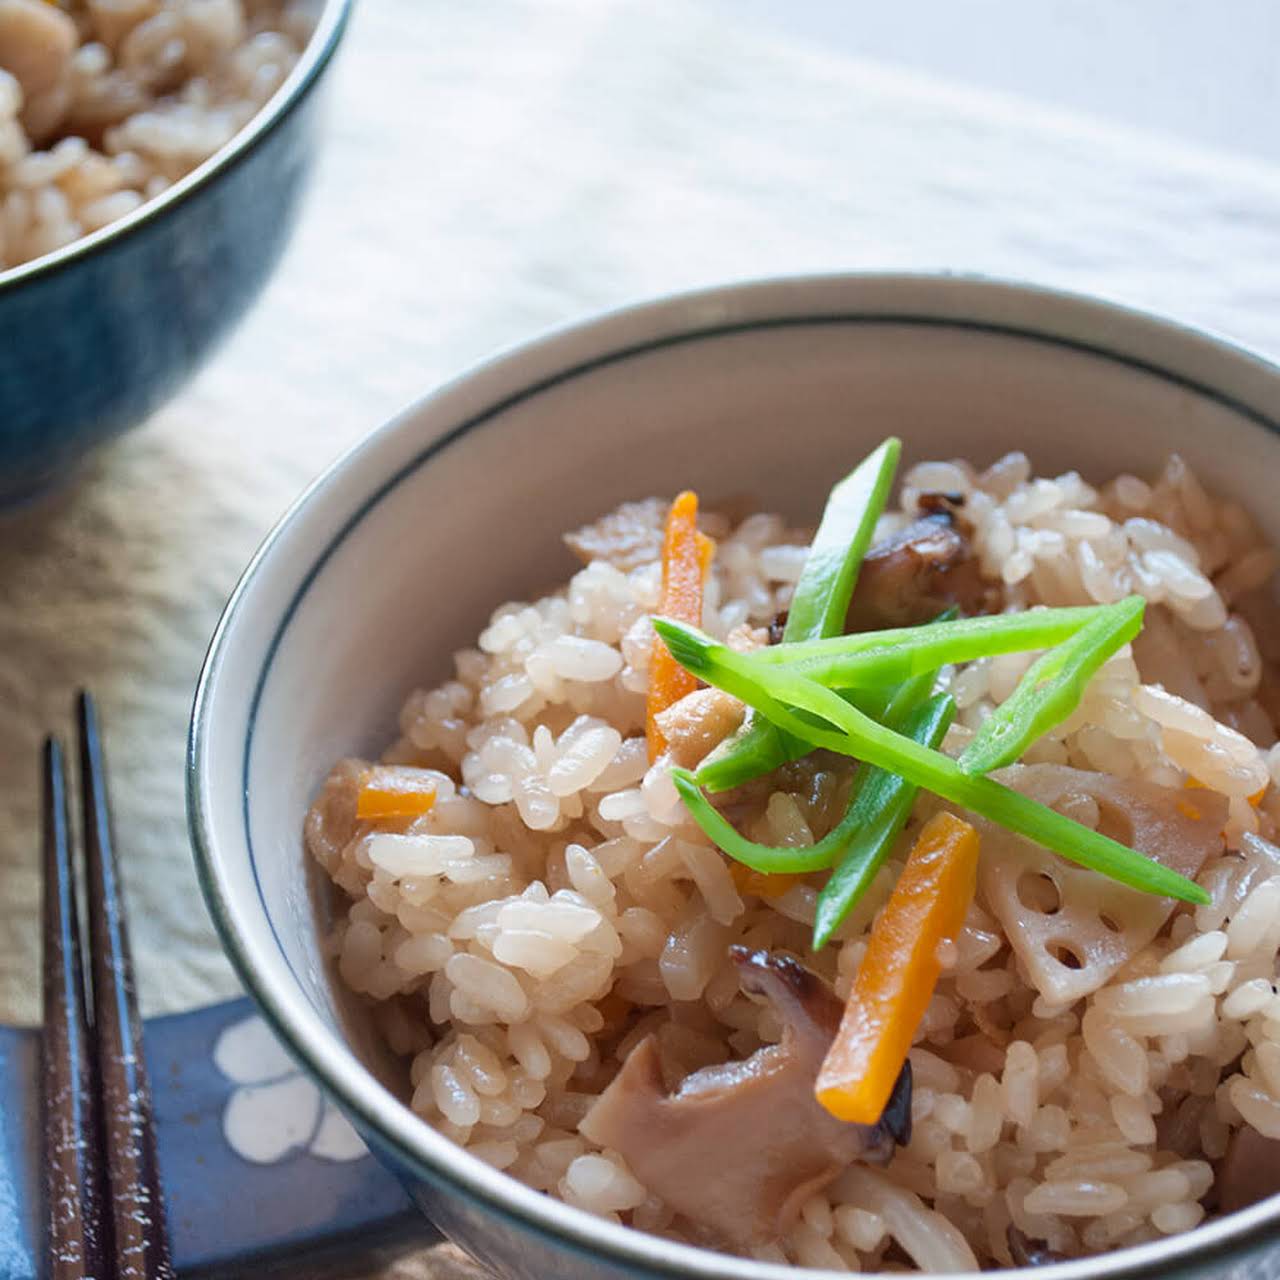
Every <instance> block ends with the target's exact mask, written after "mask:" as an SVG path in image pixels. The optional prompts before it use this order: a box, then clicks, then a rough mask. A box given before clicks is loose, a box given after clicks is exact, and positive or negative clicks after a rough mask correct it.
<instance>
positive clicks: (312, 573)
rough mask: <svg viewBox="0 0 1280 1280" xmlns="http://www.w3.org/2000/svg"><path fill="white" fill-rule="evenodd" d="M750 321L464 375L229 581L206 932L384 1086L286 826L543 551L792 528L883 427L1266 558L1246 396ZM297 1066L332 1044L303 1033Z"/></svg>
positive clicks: (863, 332) (879, 320)
mask: <svg viewBox="0 0 1280 1280" xmlns="http://www.w3.org/2000/svg"><path fill="white" fill-rule="evenodd" d="M855 296H856V294H855ZM758 309H759V310H762V311H763V312H764V313H765V314H764V315H763V316H761V317H757V318H756V319H752V320H748V321H741V320H735V321H734V322H733V323H731V324H724V325H712V326H710V327H707V326H705V325H704V326H701V327H696V331H694V332H689V333H686V334H682V335H681V336H678V337H675V338H671V337H665V338H659V339H657V340H655V339H654V337H653V333H654V326H653V325H649V326H648V327H647V332H646V333H644V334H643V335H636V334H631V335H629V334H628V333H626V332H622V331H620V330H619V327H618V326H616V325H615V326H613V328H612V329H610V328H609V326H608V325H606V326H604V328H603V330H602V331H591V332H587V333H586V334H583V333H579V334H577V335H571V336H570V337H568V338H560V339H555V340H553V341H552V342H551V343H550V344H544V345H543V346H541V347H537V348H534V349H533V350H532V352H526V353H523V354H521V353H517V354H516V356H514V357H508V358H507V359H505V360H504V361H500V362H498V364H496V365H495V366H490V367H489V368H488V369H487V370H482V371H481V372H480V373H479V374H478V375H473V376H471V377H470V378H468V379H464V380H463V381H462V382H461V383H459V384H456V385H455V386H454V387H452V388H450V389H447V390H446V391H445V392H444V393H442V394H441V395H439V396H437V397H434V398H432V399H429V400H428V401H426V402H424V403H423V404H421V405H420V406H418V407H417V408H415V409H413V410H411V411H409V412H408V413H407V414H406V415H404V416H403V417H402V418H400V419H399V420H398V421H396V422H395V423H393V424H392V425H391V426H390V427H388V428H385V429H384V430H383V431H382V432H381V433H379V434H377V435H375V436H374V437H372V438H371V439H370V440H369V441H368V442H366V444H365V445H363V446H362V447H361V448H360V449H359V450H357V451H356V452H355V453H354V454H353V455H351V456H349V457H348V458H347V459H346V460H344V462H343V463H342V464H341V465H340V466H339V467H338V468H337V469H336V470H335V471H334V472H332V473H331V474H330V475H329V476H328V477H327V478H326V479H325V480H323V481H322V482H321V483H320V484H319V486H318V487H317V488H316V489H315V490H313V491H312V493H311V494H310V495H309V496H308V498H306V499H305V500H304V501H303V502H302V503H301V504H300V506H299V507H298V508H296V509H295V511H294V512H293V513H292V516H291V518H289V519H288V520H287V521H286V522H285V523H284V524H283V526H282V527H281V528H280V530H279V531H278V533H277V535H276V537H275V538H274V540H273V541H272V542H271V543H270V544H269V545H268V547H267V548H266V550H265V551H264V553H262V554H261V556H260V559H259V561H258V562H257V564H256V567H255V569H254V570H253V571H252V572H251V573H250V575H248V577H247V579H246V581H245V583H244V584H242V588H241V590H240V593H239V595H238V597H237V599H236V600H235V602H234V604H233V607H232V609H231V610H230V613H229V619H228V621H227V622H225V623H224V630H223V633H222V635H221V637H220V639H219V641H218V642H217V643H216V645H215V660H214V663H213V665H212V667H211V669H210V671H209V672H208V673H207V675H206V685H205V688H204V691H203V694H202V700H203V703H204V707H203V710H201V709H200V708H198V717H202V718H203V722H204V727H203V729H202V730H200V732H202V733H203V738H204V741H203V749H202V753H201V754H200V755H199V756H198V758H197V761H196V764H195V775H194V785H195V790H196V795H197V797H198V805H197V807H198V808H199V810H200V812H201V814H202V815H203V816H198V817H197V828H198V829H199V827H200V826H201V824H203V827H204V830H203V832H202V833H200V843H203V845H204V846H205V849H204V856H205V857H206V858H207V859H209V860H210V862H211V864H212V873H211V875H212V879H213V881H214V883H215V888H214V898H215V910H218V911H220V912H222V914H223V916H224V918H223V920H222V921H221V922H220V923H221V924H222V927H223V929H224V932H226V933H229V934H230V935H232V937H233V943H234V946H233V949H234V950H236V951H238V952H239V956H238V958H239V960H240V963H241V965H242V969H243V968H244V967H245V966H248V967H249V968H250V969H251V971H252V972H251V974H250V977H251V981H252V985H254V986H255V988H256V989H257V990H258V991H259V993H262V992H264V991H266V992H268V993H269V994H270V995H271V998H272V1000H273V1001H274V1002H276V1003H277V1005H278V1006H288V1008H287V1009H286V1013H285V1014H284V1015H283V1016H285V1017H286V1018H289V1019H294V1020H295V1021H297V1022H301V1021H304V1020H305V1021H314V1020H316V1019H318V1020H319V1021H320V1022H322V1023H324V1024H326V1025H327V1026H328V1027H329V1028H331V1029H333V1030H342V1031H343V1033H344V1034H345V1036H346V1037H347V1039H348V1040H349V1041H350V1042H351V1043H353V1044H355V1046H356V1050H357V1053H358V1055H359V1056H360V1058H361V1059H362V1060H363V1061H364V1063H365V1064H366V1065H368V1066H369V1067H370V1068H371V1069H372V1070H374V1072H375V1074H377V1075H379V1076H381V1077H382V1078H383V1079H384V1080H387V1081H390V1082H392V1083H394V1078H393V1076H389V1075H388V1074H387V1070H386V1066H387V1064H386V1062H385V1059H383V1058H382V1057H381V1056H380V1054H379V1053H378V1051H377V1050H376V1047H375V1041H374V1037H373V1036H372V1035H371V1034H370V1029H369V1027H368V1025H367V1023H366V1022H365V1021H364V1015H363V1013H362V1011H360V1010H359V1009H357V1008H356V1007H355V1006H352V1005H350V1004H349V1003H348V1002H347V1001H346V1000H344V999H343V998H342V997H341V995H340V994H339V993H338V992H337V989H336V982H335V979H334V978H333V977H332V976H331V974H330V972H329V969H328V966H327V964H326V960H325V956H324V953H323V948H322V926H320V927H318V926H317V914H318V913H317V902H316V894H315V892H314V890H315V885H314V882H313V880H312V877H311V876H310V875H309V872H308V865H307V863H308V860H307V858H306V857H305V855H304V852H303V847H302V841H301V834H300V833H301V827H302V820H303V815H304V814H305V812H306V809H307V806H308V804H309V802H310V799H311V797H312V795H313V793H314V791H315V789H316V787H317V785H318V784H319V782H320V780H321V779H322V778H323V777H324V775H325V773H326V771H327V770H328V768H329V767H330V766H331V764H332V763H333V762H334V761H335V760H336V759H338V758H339V757H341V756H343V755H346V754H375V753H376V752H378V750H379V749H380V748H381V747H382V746H383V745H385V744H386V743H387V742H388V741H389V740H390V739H391V738H392V737H393V736H394V734H395V732H396V714H397V710H398V708H399V706H400V704H401V702H402V701H403V699H404V697H405V695H406V694H407V693H408V692H409V691H410V690H411V689H412V688H414V687H415V686H422V685H427V686H429V685H430V684H431V683H432V682H435V681H438V680H440V679H442V678H446V677H447V676H448V675H449V674H450V673H451V663H450V655H451V654H452V652H453V651H454V650H455V649H457V648H459V647H462V646H466V645H468V644H469V643H474V640H475V637H476V635H477V634H478V631H479V630H480V628H481V627H482V625H483V624H484V622H485V620H486V619H487V617H488V615H489V613H490V611H491V610H492V609H493V608H494V607H495V606H497V605H499V604H501V603H502V602H504V601H507V600H513V599H529V598H532V597H534V596H535V595H536V594H537V593H539V592H540V591H542V590H544V589H546V588H549V587H551V586H553V585H555V584H557V583H560V582H562V581H563V580H564V579H565V578H566V577H567V575H568V574H569V573H570V572H571V571H572V568H573V564H574V561H573V560H572V558H571V557H570V555H569V554H568V552H567V551H566V550H565V549H564V547H563V544H562V542H561V534H562V533H563V532H564V531H565V530H567V529H571V528H573V527H575V526H576V525H578V524H580V523H582V522H584V521H587V520H589V519H591V518H592V517H594V516H596V515H598V514H600V513H602V512H605V511H607V510H609V509H610V508H611V507H612V506H614V505H615V504H617V503H618V502H620V501H622V500H624V499H628V498H640V497H645V496H648V495H650V494H663V495H669V494H671V493H673V492H674V491H675V490H677V489H680V488H682V487H686V486H688V487H693V488H696V489H697V490H698V491H699V493H700V494H701V495H702V498H703V502H704V505H706V506H711V507H714V506H715V504H716V502H717V501H718V500H726V499H730V498H738V497H741V496H743V495H746V496H748V497H749V498H750V499H751V501H752V503H753V504H754V505H756V506H758V507H759V508H760V509H766V510H777V511H781V512H782V513H783V514H785V515H787V516H790V517H792V518H794V519H796V520H798V521H801V522H805V523H811V522H812V521H813V519H814V518H815V515H816V513H817V512H818V511H819V509H820V506H821V503H822V500H823V498H824V496H825V494H826V491H827V489H828V488H829V487H830V485H831V483H832V482H833V481H834V480H835V479H836V478H838V476H840V475H841V474H843V473H844V472H845V471H846V470H847V469H848V468H849V467H850V466H851V465H852V464H853V463H855V462H856V461H857V460H858V459H859V458H860V457H861V456H862V455H863V454H865V452H866V451H867V450H868V449H869V448H870V447H872V446H873V445H874V444H875V443H876V442H877V441H878V440H879V439H881V438H882V437H883V436H884V435H886V434H889V433H895V434H898V435H900V436H901V437H902V438H903V440H904V442H905V445H906V452H907V454H908V456H909V457H910V458H911V459H920V458H925V457H942V458H947V457H955V456H959V455H963V456H965V457H967V458H969V459H972V460H973V461H975V462H976V463H979V464H986V463H988V462H990V461H992V460H993V459H994V458H995V457H997V456H999V455H1000V454H1002V453H1004V452H1006V451H1008V450H1010V449H1023V450H1025V451H1026V452H1027V453H1028V454H1030V455H1031V457H1032V459H1033V463H1034V466H1035V469H1036V471H1037V472H1038V473H1041V474H1054V473H1057V472H1059V471H1063V470H1068V469H1076V470H1079V471H1081V472H1082V473H1084V474H1085V475H1086V477H1090V478H1094V479H1105V478H1107V477H1109V476H1111V475H1114V474H1115V473H1117V472H1119V471H1121V470H1131V471H1134V472H1135V473H1137V474H1139V475H1151V474H1152V473H1153V472H1155V471H1156V470H1157V469H1158V468H1159V467H1160V466H1161V465H1162V463H1163V460H1164V458H1165V456H1166V455H1167V454H1168V453H1169V452H1170V451H1171V450H1177V451H1179V452H1181V453H1182V454H1184V455H1185V456H1186V457H1187V458H1188V460H1189V461H1190V462H1192V463H1193V465H1194V466H1195V467H1196V468H1197V470H1198V471H1199V472H1200V473H1201V475H1202V476H1203V477H1204V479H1205V480H1206V482H1207V483H1209V484H1210V485H1211V486H1213V487H1215V488H1216V489H1218V490H1219V491H1221V492H1225V493H1230V494H1233V495H1234V496H1236V497H1237V498H1238V499H1239V500H1240V501H1241V502H1242V503H1243V504H1244V505H1245V506H1246V507H1247V508H1249V509H1250V510H1251V511H1252V512H1253V514H1254V515H1255V516H1256V517H1258V518H1259V519H1260V520H1261V521H1262V523H1263V525H1264V526H1265V527H1266V528H1267V530H1268V532H1269V534H1270V535H1271V536H1272V537H1275V538H1278V539H1280V510H1277V508H1276V505H1275V504H1274V502H1272V501H1271V500H1270V498H1271V480H1270V477H1272V476H1274V475H1275V474H1276V470H1275V468H1276V466H1277V461H1278V459H1280V454H1278V452H1277V450H1278V449H1280V439H1278V438H1277V436H1276V435H1275V434H1274V432H1273V431H1272V430H1268V429H1267V427H1266V425H1265V415H1264V414H1263V413H1262V412H1261V411H1259V406H1258V402H1257V401H1256V400H1255V401H1254V409H1253V411H1252V412H1251V411H1249V410H1246V409H1244V408H1242V407H1241V406H1240V405H1238V404H1232V403H1231V402H1229V400H1227V399H1224V398H1221V397H1219V396H1218V395H1216V394H1214V393H1212V392H1210V391H1208V390H1206V389H1204V388H1200V389H1196V388H1195V387H1193V386H1190V385H1187V384H1186V383H1185V382H1184V381H1181V380H1179V379H1178V378H1177V377H1174V376H1171V375H1167V374H1165V373H1161V372H1159V371H1158V370H1157V369H1155V368H1153V367H1151V364H1148V363H1145V361H1147V359H1148V357H1150V356H1152V355H1153V351H1151V350H1149V351H1146V352H1144V354H1143V359H1142V360H1138V359H1136V358H1135V354H1134V352H1135V344H1134V343H1127V344H1126V343H1119V342H1113V343H1111V344H1110V346H1109V347H1108V348H1107V349H1106V350H1103V349H1098V350H1089V349H1085V347H1083V346H1082V345H1080V344H1078V343H1076V342H1074V341H1073V342H1064V341H1062V340H1060V339H1058V338H1055V337H1053V336H1045V333H1044V332H1042V333H1041V334H1040V335H1039V336H1037V334H1036V333H1035V332H1034V330H1036V329H1037V328H1039V329H1041V330H1043V331H1049V330H1052V329H1053V327H1054V326H1053V325H1051V324H1047V323H1046V324H1043V325H1036V324H1021V323H1020V324H1018V325H1012V326H1007V327H993V326H989V325H984V324H978V323H975V322H973V321H971V320H963V319H939V318H938V317H936V316H934V317H932V318H931V317H928V316H924V315H917V316H914V317H909V318H902V317H899V318H893V317H885V316H884V315H882V314H881V315H867V314H865V313H862V312H860V311H859V308H858V307H856V306H853V305H850V306H847V307H845V308H843V310H839V311H838V312H837V313H836V314H823V315H821V316H813V317H810V318H808V319H806V318H805V317H804V316H803V315H801V316H797V315H795V314H789V315H786V316H781V315H777V314H775V315H774V316H773V317H770V316H769V314H768V308H767V307H763V308H758ZM828 310H829V309H828ZM682 324H683V325H685V326H686V327H688V316H687V315H685V316H684V319H683V320H682ZM666 327H667V330H668V332H669V331H670V330H672V329H679V328H680V327H681V325H675V324H668V325H667V326H666ZM658 328H659V329H661V328H662V326H661V325H659V326H658ZM1018 328H1021V329H1023V330H1024V332H1021V333H1020V332H1015V331H1012V330H1014V329H1018ZM1144 332H1145V331H1144ZM1149 336H1150V335H1147V337H1149ZM1145 340H1146V339H1145V338H1144V342H1145ZM1098 345H1099V347H1100V348H1102V347H1104V346H1105V345H1106V344H1103V343H1099V344H1098ZM1156 345H1157V346H1158V344H1156ZM1222 359H1223V360H1224V361H1226V362H1227V363H1228V364H1229V363H1230V361H1238V362H1240V364H1241V367H1242V368H1243V366H1244V364H1245V363H1246V361H1245V359H1244V357H1241V356H1236V355H1230V354H1226V353H1224V354H1223V356H1222ZM1151 363H1152V364H1153V363H1155V361H1154V360H1152V362H1151ZM1224 367H1225V366H1224ZM1229 381H1230V379H1228V378H1225V376H1224V380H1223V383H1222V384H1220V385H1225V384H1226V383H1227V382H1229ZM1268 385H1269V386H1271V395H1272V399H1273V403H1280V396H1277V393H1276V391H1275V388H1274V378H1273V377H1272V378H1270V379H1269V380H1268ZM1264 407H1265V406H1264ZM321 914H322V913H321ZM275 1012H276V1014H277V1016H281V1013H280V1007H277V1009H276V1010H275ZM324 1053H325V1054H326V1055H329V1057H331V1058H332V1059H334V1060H336V1059H338V1058H341V1057H344V1056H345V1055H346V1053H347V1050H346V1048H345V1047H344V1046H343V1043H342V1040H341V1038H340V1037H337V1036H331V1037H329V1038H328V1039H327V1041H326V1043H325V1047H324ZM368 1087H369V1088H373V1087H374V1086H372V1084H369V1085H368Z"/></svg>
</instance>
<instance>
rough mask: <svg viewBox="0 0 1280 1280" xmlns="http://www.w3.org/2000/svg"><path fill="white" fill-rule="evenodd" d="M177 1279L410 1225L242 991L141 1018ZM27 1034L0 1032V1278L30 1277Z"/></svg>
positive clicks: (34, 1154)
mask: <svg viewBox="0 0 1280 1280" xmlns="http://www.w3.org/2000/svg"><path fill="white" fill-rule="evenodd" d="M145 1040H146V1050H147V1061H148V1066H149V1068H150V1072H151V1086H152V1092H153V1095H154V1106H155V1123H156V1139H157V1146H158V1149H159V1156H160V1168H161V1172H162V1176H163V1179H164V1191H165V1200H166V1203H167V1205H168V1210H169V1228H170V1232H171V1234H172V1238H173V1239H172V1243H173V1254H174V1262H175V1264H176V1266H177V1269H178V1272H179V1274H181V1275H188V1274H191V1273H192V1272H199V1271H202V1270H206V1269H209V1270H215V1269H221V1268H226V1267H231V1266H239V1267H250V1266H252V1265H253V1264H254V1263H255V1262H257V1261H260V1260H263V1259H265V1258H268V1257H270V1256H271V1255H277V1256H278V1255H280V1254H300V1253H304V1252H310V1251H312V1250H316V1249H320V1248H338V1247H341V1246H342V1245H343V1244H344V1243H346V1242H350V1243H352V1244H354V1245H357V1246H359V1247H362V1248H363V1247H368V1246H370V1245H373V1244H375V1243H376V1242H378V1241H379V1240H381V1239H389V1238H391V1237H394V1236H396V1235H397V1234H399V1233H403V1232H404V1231H405V1229H406V1228H416V1229H417V1230H418V1231H419V1232H421V1230H422V1220H421V1218H420V1217H419V1216H418V1215H417V1214H416V1212H415V1211H414V1210H413V1209H412V1208H411V1207H410V1205H409V1202H408V1200H407V1198H406V1197H405V1194H404V1192H403V1191H402V1190H401V1189H400V1186H399V1184H398V1183H397V1182H396V1181H395V1180H394V1179H393V1178H392V1177H391V1175H390V1174H388V1173H387V1172H386V1171H385V1170H384V1169H383V1168H382V1166H380V1165H378V1164H377V1163H375V1161H374V1160H373V1159H372V1157H370V1156H369V1154H368V1152H367V1150H366V1149H365V1147H364V1144H363V1143H362V1142H361V1140H360V1138H359V1137H358V1136H357V1135H356V1133H355V1131H354V1130H353V1129H352V1128H351V1126H350V1124H349V1123H348V1122H347V1120H346V1118H345V1117H344V1116H343V1115H342V1114H341V1112H339V1111H338V1110H337V1109H336V1108H335V1107H334V1106H333V1104H332V1103H331V1102H329V1101H328V1100H327V1099H325V1098H324V1097H323V1096H322V1095H321V1093H320V1090H319V1089H318V1088H317V1087H316V1085H315V1084H314V1083H313V1082H312V1081H311V1080H310V1079H309V1078H308V1077H307V1076H305V1075H304V1074H302V1073H301V1072H300V1071H299V1070H298V1068H297V1066H296V1065H295V1064H294V1062H293V1060H292V1059H291V1058H289V1057H288V1056H287V1055H286V1054H285V1053H284V1051H283V1050H282V1049H281V1048H280V1047H279V1045H278V1043H277V1042H276V1040H275V1038H274V1036H272V1034H271V1032H270V1031H269V1030H268V1028H267V1026H266V1024H265V1023H264V1022H263V1021H262V1020H261V1018H259V1017H258V1015H257V1014H256V1013H255V1011H254V1007H253V1005H252V1003H251V1002H250V1001H249V1000H243V999H242V1000H233V1001H230V1002H228V1003H226V1004H221V1005H213V1006H210V1007H209V1008H205V1009H198V1010H196V1011H194V1012H192V1013H184V1014H176V1015H173V1016H171V1017H165V1018H156V1019H153V1020H152V1021H150V1022H148V1023H147V1024H146V1028H145ZM39 1061H40V1055H39V1032H38V1031H33V1030H25V1029H16V1028H10V1027H0V1277H3V1280H28V1278H30V1280H38V1277H40V1276H42V1275H43V1269H42V1259H41V1254H42V1251H43V1250H42V1241H41V1239H40V1230H41V1227H40V1223H41V1220H42V1215H41V1204H40V1197H41V1194H42V1193H41V1185H42V1161H41V1152H40V1127H39V1098H40V1076H39Z"/></svg>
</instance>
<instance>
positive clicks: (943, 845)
mask: <svg viewBox="0 0 1280 1280" xmlns="http://www.w3.org/2000/svg"><path fill="white" fill-rule="evenodd" d="M977 868H978V833H977V832H976V831H975V830H974V829H973V828H972V827H971V826H970V825H969V824H968V823H967V822H963V821H961V819H959V818H957V817H955V816H954V815H952V814H950V813H947V812H946V811H943V812H941V813H939V814H937V815H935V816H934V817H933V818H931V819H930V820H929V821H928V822H927V823H926V824H925V827H924V829H923V830H922V831H921V832H920V836H919V838H918V839H917V840H916V843H915V847H914V848H913V849H912V850H911V855H910V857H909V858H908V859H907V865H906V866H905V867H904V868H903V871H902V874H901V875H900V876H899V877H898V883H897V885H895V886H894V890H893V893H892V895H891V896H890V898H889V901H888V903H887V904H886V905H885V908H884V910H883V911H882V912H881V914H880V918H879V919H878V920H877V921H876V923H875V925H874V927H873V928H872V930H871V937H870V940H869V941H868V944H867V954H866V956H865V957H864V958H863V961H862V964H861V965H860V966H859V968H858V973H857V976H856V977H855V978H854V981H853V989H852V990H851V991H850V992H849V1002H848V1004H847V1005H846V1006H845V1011H844V1017H843V1019H842V1020H841V1022H840V1029H839V1031H837V1032H836V1038H835V1040H834V1041H833V1042H832V1044H831V1048H830V1049H829V1050H828V1051H827V1057H826V1060H825V1061H824V1062H823V1064H822V1070H821V1071H820V1072H819V1073H818V1083H817V1087H816V1089H815V1091H814V1092H815V1093H816V1095H817V1098H818V1101H819V1102H820V1103H821V1104H822V1105H823V1106H824V1107H826V1109H827V1110H828V1111H829V1112H831V1114H832V1115H833V1116H837V1117H838V1118H839V1119H841V1120H853V1121H856V1122H857V1123H859V1124H875V1122H876V1121H877V1120H879V1119H880V1113H881V1112H882V1111H883V1110H884V1108H885V1104H886V1103H887V1102H888V1101H889V1095H890V1094H891V1093H892V1092H893V1086H894V1082H895V1081H896V1080H897V1078H898V1073H899V1072H900V1071H901V1070H902V1064H903V1062H905V1061H906V1057H907V1052H908V1050H909V1049H910V1048H911V1041H912V1039H913V1038H914V1036H915V1033H916V1028H917V1027H918V1026H919V1025H920V1019H921V1018H922V1017H923V1016H924V1011H925V1007H926V1006H927V1005H928V1003H929V1000H930V998H931V997H932V995H933V989H934V987H935V986H936V985H937V981H938V975H939V973H940V972H941V970H942V964H941V960H940V959H939V956H938V948H939V944H940V943H941V942H942V941H943V940H944V939H948V938H954V937H955V936H956V935H957V934H958V933H959V932H960V927H961V925H963V923H964V917H965V912H966V911H967V910H968V909H969V903H970V901H971V900H972V898H973V890H974V883H975V880H976V876H977Z"/></svg>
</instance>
